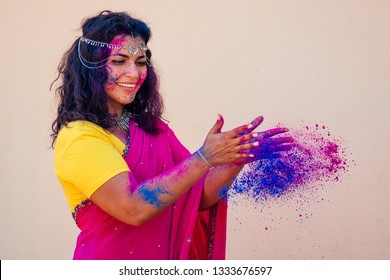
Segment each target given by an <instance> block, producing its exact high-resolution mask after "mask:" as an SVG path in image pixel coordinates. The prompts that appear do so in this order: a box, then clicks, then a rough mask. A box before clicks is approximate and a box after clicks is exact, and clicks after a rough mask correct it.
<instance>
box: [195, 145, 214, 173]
mask: <svg viewBox="0 0 390 280" xmlns="http://www.w3.org/2000/svg"><path fill="white" fill-rule="evenodd" d="M196 152H197V153H198V154H199V156H200V157H201V158H202V159H203V161H204V162H205V163H206V164H207V165H208V166H209V168H211V167H213V166H212V165H211V164H210V162H208V161H207V159H206V158H205V157H204V156H203V155H202V153H201V151H200V149H199V150H197V151H196Z"/></svg>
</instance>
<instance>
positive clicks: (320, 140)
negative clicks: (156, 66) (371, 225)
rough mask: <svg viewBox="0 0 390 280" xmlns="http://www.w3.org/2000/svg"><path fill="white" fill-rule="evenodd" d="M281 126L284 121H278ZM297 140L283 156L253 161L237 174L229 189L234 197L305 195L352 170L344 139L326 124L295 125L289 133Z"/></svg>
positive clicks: (261, 199) (257, 198)
mask: <svg viewBox="0 0 390 280" xmlns="http://www.w3.org/2000/svg"><path fill="white" fill-rule="evenodd" d="M278 126H280V127H282V125H281V124H280V125H278ZM288 134H289V135H290V136H292V137H293V138H294V140H295V145H294V148H292V149H291V150H290V151H288V152H283V156H282V157H281V158H272V157H270V158H266V159H262V160H259V161H256V162H253V163H251V164H249V165H247V166H246V168H245V169H244V170H243V171H242V172H241V173H240V175H239V176H238V177H237V178H236V180H235V182H234V183H233V185H232V187H231V188H230V190H229V200H231V198H238V197H245V198H246V199H249V201H251V202H254V203H264V202H265V201H270V200H272V201H280V200H283V201H287V200H288V199H289V198H294V197H297V196H299V197H302V195H305V193H306V196H307V194H309V193H310V196H312V194H313V192H315V191H316V190H318V189H319V187H325V186H326V185H328V184H330V183H334V182H338V181H340V180H341V177H342V175H343V174H345V173H347V172H348V170H349V162H348V155H347V150H346V147H345V142H344V141H343V139H342V138H341V137H335V136H332V135H331V134H330V131H329V130H328V129H327V128H326V127H325V126H320V125H318V124H316V125H315V126H314V127H312V128H310V127H309V126H305V127H303V128H300V129H299V128H298V129H293V128H291V127H290V132H289V133H288Z"/></svg>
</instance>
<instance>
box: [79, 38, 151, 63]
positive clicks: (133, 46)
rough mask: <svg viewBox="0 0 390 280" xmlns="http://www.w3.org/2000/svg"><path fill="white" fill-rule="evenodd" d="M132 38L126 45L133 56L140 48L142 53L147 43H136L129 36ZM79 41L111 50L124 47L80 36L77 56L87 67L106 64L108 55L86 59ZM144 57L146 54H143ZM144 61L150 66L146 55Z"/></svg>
mask: <svg viewBox="0 0 390 280" xmlns="http://www.w3.org/2000/svg"><path fill="white" fill-rule="evenodd" d="M131 38H132V40H131V43H130V44H128V45H127V48H128V51H129V53H130V54H131V55H132V57H134V56H135V55H136V54H137V53H138V51H139V50H140V51H141V52H142V53H143V54H144V55H145V52H146V51H147V50H148V47H147V45H146V44H145V43H144V42H142V43H140V44H136V41H135V38H134V37H133V36H131ZM81 43H84V44H86V45H88V46H90V47H97V48H108V49H110V50H111V51H113V50H117V51H118V50H120V49H122V48H123V49H125V47H123V46H122V45H115V44H110V43H105V42H99V41H94V40H91V39H88V38H85V37H83V36H81V37H80V39H79V42H78V56H79V59H80V62H81V64H83V65H84V66H85V67H87V68H89V69H98V68H101V67H103V66H105V65H106V64H107V61H108V59H109V57H107V58H105V59H102V60H99V61H88V60H87V59H86V58H85V57H84V56H83V54H82V51H81ZM145 57H146V55H145ZM146 63H147V64H148V65H149V66H150V62H149V59H148V58H147V57H146Z"/></svg>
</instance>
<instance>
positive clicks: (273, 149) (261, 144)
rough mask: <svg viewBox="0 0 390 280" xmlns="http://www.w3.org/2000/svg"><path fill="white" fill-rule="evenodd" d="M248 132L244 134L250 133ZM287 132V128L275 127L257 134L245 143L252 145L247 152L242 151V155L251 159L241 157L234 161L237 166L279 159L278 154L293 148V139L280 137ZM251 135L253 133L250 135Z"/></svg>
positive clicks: (279, 155)
mask: <svg viewBox="0 0 390 280" xmlns="http://www.w3.org/2000/svg"><path fill="white" fill-rule="evenodd" d="M250 132H252V130H248V131H247V132H244V134H245V133H250ZM286 132H288V129H287V128H284V127H277V128H272V129H269V130H266V131H262V132H257V133H256V136H255V137H253V138H252V139H250V140H248V141H247V142H245V143H246V144H252V145H253V144H254V143H256V145H255V146H252V147H251V148H249V149H248V150H245V151H242V153H243V154H250V155H252V156H251V157H243V158H240V159H237V160H235V161H234V163H235V164H237V165H244V164H247V163H250V162H253V161H256V160H260V159H274V158H279V157H281V154H280V152H282V151H289V150H290V149H291V148H292V147H294V144H293V143H294V139H293V138H292V137H290V136H280V137H277V136H278V135H280V134H283V133H286ZM252 135H253V133H252Z"/></svg>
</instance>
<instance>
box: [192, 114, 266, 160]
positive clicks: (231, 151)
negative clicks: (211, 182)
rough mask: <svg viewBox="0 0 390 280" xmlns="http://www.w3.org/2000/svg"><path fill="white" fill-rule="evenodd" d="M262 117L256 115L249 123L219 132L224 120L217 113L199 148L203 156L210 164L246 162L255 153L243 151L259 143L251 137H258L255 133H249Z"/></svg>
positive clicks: (259, 122)
mask: <svg viewBox="0 0 390 280" xmlns="http://www.w3.org/2000/svg"><path fill="white" fill-rule="evenodd" d="M262 121H263V117H257V118H256V119H254V120H253V121H252V122H251V123H250V124H245V125H242V126H239V127H236V128H234V129H232V130H230V131H226V132H221V129H222V127H223V124H224V120H223V118H222V116H221V115H218V119H217V122H216V123H215V124H214V126H213V127H212V128H211V130H210V132H209V133H208V134H207V137H206V139H205V141H204V143H203V146H202V147H201V148H200V149H199V150H200V152H201V154H202V155H203V157H204V158H205V159H206V161H207V162H208V163H209V164H210V165H211V166H216V165H223V164H227V163H232V162H236V161H239V162H246V161H248V160H250V159H252V158H253V157H255V154H252V153H248V152H244V151H248V150H251V149H252V148H255V147H256V146H258V145H259V143H258V142H257V141H256V140H255V141H253V139H256V137H258V134H257V133H250V132H251V131H253V130H254V129H256V127H257V126H259V125H260V124H261V122H262Z"/></svg>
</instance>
